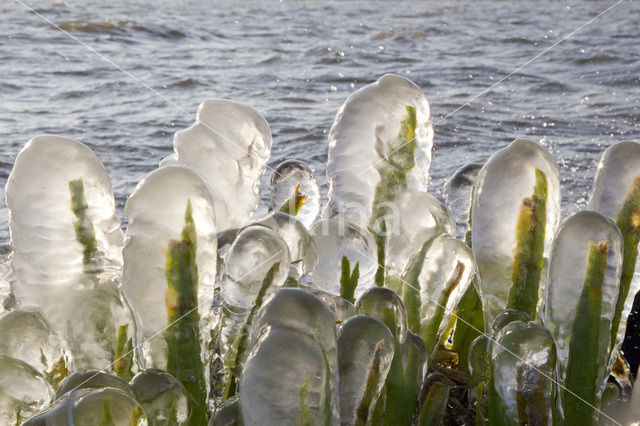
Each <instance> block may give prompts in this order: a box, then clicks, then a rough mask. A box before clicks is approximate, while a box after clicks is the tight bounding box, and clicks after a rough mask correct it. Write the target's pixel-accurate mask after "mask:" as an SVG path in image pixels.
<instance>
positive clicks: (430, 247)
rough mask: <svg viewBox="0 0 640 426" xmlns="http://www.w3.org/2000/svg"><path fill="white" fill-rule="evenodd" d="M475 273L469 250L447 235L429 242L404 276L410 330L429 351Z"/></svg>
mask: <svg viewBox="0 0 640 426" xmlns="http://www.w3.org/2000/svg"><path fill="white" fill-rule="evenodd" d="M475 272H476V265H475V262H474V259H473V254H472V253H471V250H470V249H469V247H468V246H467V245H466V244H465V243H463V242H462V241H460V240H456V239H455V238H454V237H453V236H451V235H450V234H447V233H442V234H440V235H439V236H438V237H436V238H434V239H433V240H432V241H430V242H427V243H425V244H424V245H423V248H422V249H421V250H420V251H419V252H418V253H417V255H416V256H415V257H414V258H413V259H412V261H411V263H410V265H409V267H408V268H407V270H406V271H405V273H404V276H403V278H404V282H405V285H403V287H402V295H403V299H404V301H405V306H407V316H408V318H409V328H410V329H411V331H413V332H414V333H417V334H419V335H420V336H421V337H422V340H424V342H425V344H426V345H427V351H429V352H430V351H431V350H432V349H434V346H435V345H436V344H437V342H438V341H439V339H440V337H441V336H442V334H443V333H444V331H445V329H446V328H447V325H448V324H449V319H450V318H451V314H452V313H453V310H454V309H455V307H456V306H457V305H458V302H459V301H460V299H461V298H462V296H463V295H464V293H465V292H466V291H467V289H468V288H469V285H471V281H472V279H473V276H474V275H475ZM417 291H419V296H418V294H417Z"/></svg>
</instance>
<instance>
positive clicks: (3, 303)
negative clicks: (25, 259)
mask: <svg viewBox="0 0 640 426" xmlns="http://www.w3.org/2000/svg"><path fill="white" fill-rule="evenodd" d="M9 271H10V267H9V263H5V260H4V259H3V260H0V314H2V313H3V312H5V311H7V310H8V304H9V302H10V294H11V285H10V284H9V281H7V275H8V274H9Z"/></svg>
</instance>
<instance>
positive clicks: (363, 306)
mask: <svg viewBox="0 0 640 426" xmlns="http://www.w3.org/2000/svg"><path fill="white" fill-rule="evenodd" d="M389 310H390V311H392V312H393V316H394V317H395V319H396V329H395V330H391V331H392V333H393V334H394V336H397V337H398V340H399V341H400V342H404V340H405V338H406V335H407V331H408V330H409V329H408V326H407V311H406V309H405V306H404V303H402V299H400V297H399V296H398V295H397V294H396V293H395V292H394V291H393V290H391V289H388V288H386V287H372V288H370V289H368V290H367V291H365V292H364V293H363V294H362V296H360V298H359V299H358V301H357V303H356V311H357V312H358V313H359V314H361V315H367V316H370V317H373V318H376V319H377V320H379V321H381V322H384V317H385V316H386V315H387V314H386V311H389Z"/></svg>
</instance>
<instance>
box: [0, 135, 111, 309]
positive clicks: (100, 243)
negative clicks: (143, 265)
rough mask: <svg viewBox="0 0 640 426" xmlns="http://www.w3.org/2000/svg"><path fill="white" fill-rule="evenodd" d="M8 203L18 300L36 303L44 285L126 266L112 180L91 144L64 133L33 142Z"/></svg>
mask: <svg viewBox="0 0 640 426" xmlns="http://www.w3.org/2000/svg"><path fill="white" fill-rule="evenodd" d="M70 164H72V165H73V167H69V165H70ZM6 200H7V207H8V208H9V225H10V229H11V245H12V247H13V255H12V258H11V267H12V269H13V274H14V277H13V278H12V279H13V280H14V281H15V284H14V286H15V287H14V288H15V292H16V296H17V297H18V302H19V303H20V304H22V305H31V306H33V305H36V306H37V305H39V304H40V303H41V298H43V297H45V298H46V294H42V291H41V289H42V288H43V287H45V288H46V287H52V286H60V285H74V284H77V283H79V282H82V281H83V280H84V275H85V271H86V270H87V269H90V270H91V271H93V272H96V271H98V270H100V269H110V268H114V269H118V268H119V267H120V266H121V262H122V261H121V249H122V231H121V230H120V220H119V219H118V218H117V217H116V214H115V202H114V198H113V192H112V190H111V182H110V181H109V176H108V175H107V171H106V170H105V168H104V166H102V164H101V163H100V161H99V160H98V158H97V157H96V155H95V154H94V153H93V151H91V150H90V149H89V148H88V147H87V146H85V145H83V144H81V143H80V142H76V141H74V140H72V139H68V138H64V137H59V136H50V135H43V136H37V137H35V138H33V139H31V140H30V141H29V142H28V143H27V144H26V145H25V147H24V148H23V149H22V151H20V153H19V154H18V156H17V158H16V161H15V163H14V166H13V170H12V171H11V174H10V175H9V179H8V181H7V189H6ZM89 239H92V240H93V241H94V242H92V243H87V240H89ZM46 301H47V302H49V300H46Z"/></svg>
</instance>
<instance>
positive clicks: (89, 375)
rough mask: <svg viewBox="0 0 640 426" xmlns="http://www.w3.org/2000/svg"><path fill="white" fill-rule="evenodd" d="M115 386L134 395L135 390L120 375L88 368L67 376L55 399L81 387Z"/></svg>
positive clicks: (114, 387)
mask: <svg viewBox="0 0 640 426" xmlns="http://www.w3.org/2000/svg"><path fill="white" fill-rule="evenodd" d="M102 388H113V389H117V390H119V391H121V392H124V393H125V394H127V395H128V396H130V397H132V398H133V397H134V394H133V391H132V390H131V387H130V386H129V384H128V383H127V382H125V381H124V380H122V379H121V378H120V377H118V376H114V375H113V374H108V373H105V372H104V371H100V370H87V371H80V372H77V373H73V374H72V375H70V376H69V377H67V378H65V379H64V380H63V381H62V382H61V383H60V385H59V386H58V389H57V390H56V395H55V399H56V400H59V399H62V398H64V396H65V395H67V394H68V393H70V392H73V391H76V390H79V389H102Z"/></svg>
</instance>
